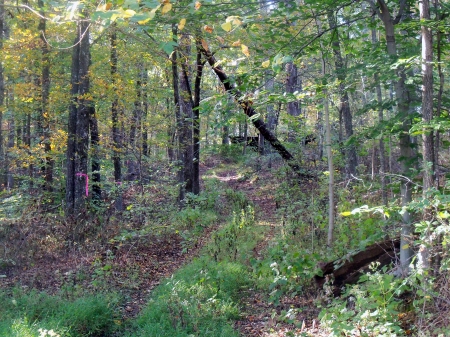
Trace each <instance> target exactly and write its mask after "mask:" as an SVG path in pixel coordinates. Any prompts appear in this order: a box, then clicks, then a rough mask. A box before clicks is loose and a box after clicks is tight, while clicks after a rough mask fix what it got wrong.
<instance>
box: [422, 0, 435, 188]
mask: <svg viewBox="0 0 450 337" xmlns="http://www.w3.org/2000/svg"><path fill="white" fill-rule="evenodd" d="M419 11H420V20H421V21H422V20H424V21H426V20H430V3H429V0H421V1H419ZM421 30H422V121H423V123H424V124H429V123H431V120H432V119H433V63H432V62H433V37H432V33H431V29H430V28H429V27H427V26H426V25H423V26H422V28H421ZM433 145H434V144H433V131H432V130H430V129H429V128H428V127H427V126H425V129H424V130H423V134H422V156H423V193H424V196H425V195H426V193H427V192H428V191H429V190H430V189H431V187H433V185H434V179H433V178H434V175H433V171H434V170H433V167H434V149H433Z"/></svg>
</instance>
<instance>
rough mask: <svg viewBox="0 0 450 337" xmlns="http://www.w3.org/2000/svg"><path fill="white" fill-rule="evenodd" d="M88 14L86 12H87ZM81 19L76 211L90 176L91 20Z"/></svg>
mask: <svg viewBox="0 0 450 337" xmlns="http://www.w3.org/2000/svg"><path fill="white" fill-rule="evenodd" d="M85 14H86V13H85ZM86 18H87V15H86V16H85V17H84V19H83V20H80V21H79V24H78V26H79V29H78V32H79V34H80V35H79V36H80V56H79V69H78V70H79V81H80V84H79V87H78V102H77V103H78V107H77V132H76V162H75V175H76V180H75V202H74V206H75V207H74V208H75V211H76V212H79V211H82V210H84V209H85V207H86V199H87V197H88V195H89V191H88V189H89V178H88V160H89V159H88V153H89V119H90V116H89V115H90V109H91V106H92V101H91V99H90V98H89V84H90V83H89V64H90V44H89V26H90V23H89V21H87V20H86Z"/></svg>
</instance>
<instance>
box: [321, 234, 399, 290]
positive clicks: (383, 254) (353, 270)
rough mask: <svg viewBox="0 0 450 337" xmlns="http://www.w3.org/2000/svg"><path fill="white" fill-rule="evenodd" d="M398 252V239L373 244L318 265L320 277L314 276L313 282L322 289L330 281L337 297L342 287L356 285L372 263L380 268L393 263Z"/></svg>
mask: <svg viewBox="0 0 450 337" xmlns="http://www.w3.org/2000/svg"><path fill="white" fill-rule="evenodd" d="M399 250H400V239H399V238H396V239H389V240H386V241H383V242H378V243H374V244H372V245H370V246H368V247H366V248H365V249H364V250H362V251H359V252H356V253H354V254H350V255H348V256H346V257H345V258H344V259H342V258H341V259H338V260H335V261H331V262H328V263H325V264H322V265H319V270H320V271H321V274H322V275H320V276H319V275H316V276H315V277H314V280H315V282H316V284H317V285H318V286H319V287H323V285H324V283H325V282H326V280H327V279H332V280H333V281H332V287H333V293H334V294H335V295H339V294H340V292H341V290H342V287H343V286H345V285H347V284H355V283H357V282H358V280H359V277H360V276H361V275H362V274H363V273H365V272H367V271H368V270H369V266H370V264H371V263H372V262H379V264H380V267H383V266H387V265H389V264H390V263H392V262H395V261H396V260H397V256H398V252H399Z"/></svg>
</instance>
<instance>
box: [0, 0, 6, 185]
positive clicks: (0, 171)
mask: <svg viewBox="0 0 450 337" xmlns="http://www.w3.org/2000/svg"><path fill="white" fill-rule="evenodd" d="M5 26H6V22H5V0H0V55H1V56H0V57H1V58H0V191H1V190H3V189H4V188H5V186H6V174H5V173H6V162H5V153H4V147H3V138H4V137H3V132H2V127H1V126H2V125H3V111H4V109H5V107H4V105H5V77H4V75H3V57H2V56H3V40H4V39H5V34H4V31H5Z"/></svg>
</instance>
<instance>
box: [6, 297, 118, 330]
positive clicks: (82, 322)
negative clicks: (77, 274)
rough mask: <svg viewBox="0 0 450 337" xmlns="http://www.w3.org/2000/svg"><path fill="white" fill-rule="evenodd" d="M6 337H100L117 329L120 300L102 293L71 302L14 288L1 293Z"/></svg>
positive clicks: (62, 298)
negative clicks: (116, 319) (116, 318)
mask: <svg viewBox="0 0 450 337" xmlns="http://www.w3.org/2000/svg"><path fill="white" fill-rule="evenodd" d="M0 303H1V305H0V336H2V337H47V336H55V337H56V336H59V337H87V336H90V337H96V336H98V337H100V336H107V335H109V334H110V333H112V332H113V331H114V330H115V328H116V327H115V317H116V313H117V310H116V309H117V305H118V297H117V296H116V295H114V294H101V295H100V294H99V295H95V296H94V295H91V296H84V297H81V298H78V299H75V300H68V299H67V298H64V297H62V296H59V295H55V296H52V295H48V294H46V293H44V292H38V291H28V292H26V291H23V290H19V289H14V290H13V291H11V292H7V291H1V292H0Z"/></svg>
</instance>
